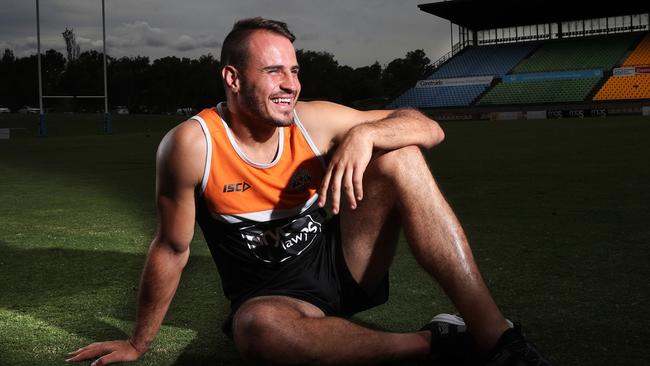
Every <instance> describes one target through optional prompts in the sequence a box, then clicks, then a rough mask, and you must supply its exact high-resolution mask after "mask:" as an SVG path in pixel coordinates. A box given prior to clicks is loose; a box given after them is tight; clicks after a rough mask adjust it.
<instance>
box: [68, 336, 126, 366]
mask: <svg viewBox="0 0 650 366" xmlns="http://www.w3.org/2000/svg"><path fill="white" fill-rule="evenodd" d="M69 354H70V355H72V356H73V357H70V358H68V359H66V360H65V361H66V362H80V361H85V360H90V359H94V358H97V360H95V362H93V363H92V366H102V365H107V364H109V363H114V362H121V361H133V360H135V359H137V358H138V353H137V351H136V350H135V349H133V347H132V346H131V345H130V344H129V343H127V342H124V341H113V342H96V343H93V344H90V345H88V346H86V347H82V348H79V349H78V350H76V351H73V352H70V353H69ZM98 357H99V358H98Z"/></svg>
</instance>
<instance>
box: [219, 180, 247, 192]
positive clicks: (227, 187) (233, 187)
mask: <svg viewBox="0 0 650 366" xmlns="http://www.w3.org/2000/svg"><path fill="white" fill-rule="evenodd" d="M250 187H251V185H250V184H248V183H246V182H241V183H230V184H224V185H223V191H224V192H226V193H228V192H244V191H246V190H247V189H249V188H250Z"/></svg>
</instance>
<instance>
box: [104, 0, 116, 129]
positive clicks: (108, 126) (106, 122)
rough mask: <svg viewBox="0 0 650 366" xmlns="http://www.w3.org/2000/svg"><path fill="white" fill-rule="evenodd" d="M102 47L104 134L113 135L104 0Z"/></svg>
mask: <svg viewBox="0 0 650 366" xmlns="http://www.w3.org/2000/svg"><path fill="white" fill-rule="evenodd" d="M102 47H103V48H104V133H112V132H113V126H112V123H111V114H110V113H109V112H108V82H107V76H106V16H105V11H104V0H102Z"/></svg>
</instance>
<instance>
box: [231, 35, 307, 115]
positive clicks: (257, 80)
mask: <svg viewBox="0 0 650 366" xmlns="http://www.w3.org/2000/svg"><path fill="white" fill-rule="evenodd" d="M248 42H249V43H248V59H247V62H246V64H245V65H244V66H243V68H242V69H241V76H240V77H241V90H240V93H239V95H238V98H237V100H238V102H239V103H240V105H241V106H242V107H243V108H242V112H243V113H246V114H248V115H249V116H250V117H251V118H255V119H257V120H260V121H261V122H264V123H266V124H270V125H273V126H280V127H281V126H289V125H291V124H292V123H293V109H294V107H295V105H296V102H297V100H298V95H299V94H300V82H299V81H298V61H297V60H296V51H295V49H294V48H293V44H292V43H291V41H289V40H288V39H287V38H285V37H282V36H280V35H277V34H274V33H271V32H268V31H256V32H254V33H253V34H252V35H251V36H250V37H249V39H248Z"/></svg>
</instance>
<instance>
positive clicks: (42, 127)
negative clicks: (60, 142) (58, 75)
mask: <svg viewBox="0 0 650 366" xmlns="http://www.w3.org/2000/svg"><path fill="white" fill-rule="evenodd" d="M36 48H37V58H36V59H37V61H38V107H39V109H38V135H39V136H47V123H46V122H45V111H44V110H43V76H42V74H41V19H40V12H39V6H38V0H36Z"/></svg>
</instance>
